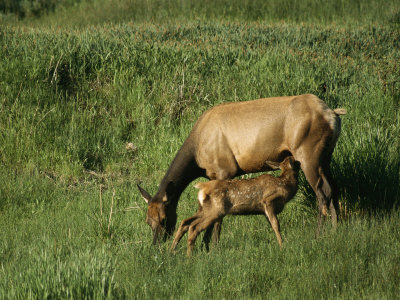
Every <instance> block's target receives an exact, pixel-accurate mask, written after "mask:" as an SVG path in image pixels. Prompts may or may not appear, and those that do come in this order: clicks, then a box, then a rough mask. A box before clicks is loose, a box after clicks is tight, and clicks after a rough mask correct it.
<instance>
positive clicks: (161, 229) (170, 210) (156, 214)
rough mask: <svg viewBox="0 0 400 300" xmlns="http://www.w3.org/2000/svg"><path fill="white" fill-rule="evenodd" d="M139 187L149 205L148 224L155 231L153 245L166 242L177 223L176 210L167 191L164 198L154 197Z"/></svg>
mask: <svg viewBox="0 0 400 300" xmlns="http://www.w3.org/2000/svg"><path fill="white" fill-rule="evenodd" d="M137 187H138V189H139V191H140V194H141V195H142V197H143V199H144V201H146V203H147V214H146V223H147V224H149V226H150V227H151V229H152V231H153V245H155V244H157V243H159V242H161V241H162V240H164V241H165V240H166V239H167V237H168V236H170V235H171V234H172V232H173V231H174V229H175V223H176V209H174V208H175V207H174V205H171V203H170V201H169V199H168V198H169V197H168V196H167V194H168V193H167V191H166V192H164V194H163V196H162V197H157V196H155V197H152V196H150V194H149V193H148V192H146V191H145V190H144V189H143V188H142V187H140V186H139V185H137ZM175 206H176V205H175Z"/></svg>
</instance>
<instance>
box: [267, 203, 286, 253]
mask: <svg viewBox="0 0 400 300" xmlns="http://www.w3.org/2000/svg"><path fill="white" fill-rule="evenodd" d="M264 210H265V215H266V216H267V218H268V220H269V222H270V224H271V226H272V229H273V230H274V232H275V235H276V238H277V240H278V244H279V246H280V247H281V248H282V236H281V232H280V226H279V221H278V218H277V217H276V214H275V210H274V206H273V204H271V203H266V204H264Z"/></svg>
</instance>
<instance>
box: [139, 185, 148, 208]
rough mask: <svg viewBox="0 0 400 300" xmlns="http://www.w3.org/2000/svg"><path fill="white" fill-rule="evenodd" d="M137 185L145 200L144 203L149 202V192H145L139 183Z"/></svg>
mask: <svg viewBox="0 0 400 300" xmlns="http://www.w3.org/2000/svg"><path fill="white" fill-rule="evenodd" d="M137 187H138V189H139V192H140V194H142V197H143V199H144V201H146V203H147V204H149V202H150V200H151V196H150V194H149V193H148V192H146V191H145V190H144V189H142V188H141V187H140V185H139V184H138V185H137Z"/></svg>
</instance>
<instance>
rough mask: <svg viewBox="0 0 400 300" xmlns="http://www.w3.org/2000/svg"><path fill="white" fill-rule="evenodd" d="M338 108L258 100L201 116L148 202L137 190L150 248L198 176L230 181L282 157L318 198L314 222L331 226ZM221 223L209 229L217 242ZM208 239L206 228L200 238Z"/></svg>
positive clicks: (306, 101)
mask: <svg viewBox="0 0 400 300" xmlns="http://www.w3.org/2000/svg"><path fill="white" fill-rule="evenodd" d="M345 113H346V111H345V110H344V109H335V110H332V109H330V108H329V107H328V106H327V105H326V104H325V103H324V102H323V101H322V100H321V99H319V98H318V97H317V96H315V95H311V94H307V95H300V96H290V97H274V98H263V99H258V100H252V101H245V102H234V103H226V104H221V105H218V106H215V107H213V108H211V109H209V110H208V111H206V112H205V113H204V114H203V115H202V116H201V117H200V118H199V120H198V121H197V122H196V124H195V125H194V127H193V129H192V131H191V132H190V134H189V136H188V137H187V139H186V140H185V142H184V143H183V145H182V147H181V148H180V149H179V151H178V153H177V154H176V156H175V158H174V160H173V161H172V163H171V165H170V166H169V168H168V170H167V172H166V174H165V176H164V178H163V179H162V181H161V183H160V185H159V188H158V191H157V193H156V194H155V196H154V197H151V196H150V194H149V193H148V192H146V191H145V190H144V189H142V188H141V187H140V186H138V188H139V190H140V192H141V194H142V196H143V198H144V199H145V200H146V202H147V204H148V210H147V217H146V221H147V223H148V224H149V225H150V226H151V228H152V230H153V243H156V242H157V241H160V240H161V238H162V237H164V240H165V239H166V238H167V236H170V235H171V234H172V233H173V231H174V229H175V224H176V220H177V214H176V209H177V204H178V200H179V197H180V195H181V194H182V192H183V190H184V189H185V188H186V187H187V186H188V184H189V183H190V182H192V181H193V180H194V179H196V178H198V177H206V178H209V179H220V180H224V179H230V178H233V177H235V176H238V175H241V174H246V173H253V172H260V171H268V170H270V168H269V167H268V166H267V165H266V164H265V162H266V161H275V162H281V161H282V160H283V159H284V158H285V157H287V156H290V155H292V156H294V158H295V159H296V160H297V161H299V162H300V163H301V169H302V170H303V172H304V174H305V176H306V179H307V181H308V182H309V184H310V185H311V187H312V189H313V190H314V192H315V194H316V195H317V198H318V206H319V218H318V219H319V220H318V227H320V226H321V223H322V219H323V217H327V216H328V207H329V209H330V213H331V217H332V223H333V225H334V226H336V224H337V218H338V213H339V205H338V195H337V188H336V185H335V182H334V180H333V178H332V174H331V171H330V167H329V165H330V161H331V157H332V153H333V150H334V147H335V145H336V142H337V139H338V137H339V134H340V123H341V122H340V117H339V115H342V114H345ZM220 228H221V222H216V223H215V224H214V238H215V239H216V240H218V238H219V233H220ZM210 235H211V226H210V227H209V228H208V229H207V231H206V234H205V237H204V239H205V240H206V241H207V240H208V239H209V237H210Z"/></svg>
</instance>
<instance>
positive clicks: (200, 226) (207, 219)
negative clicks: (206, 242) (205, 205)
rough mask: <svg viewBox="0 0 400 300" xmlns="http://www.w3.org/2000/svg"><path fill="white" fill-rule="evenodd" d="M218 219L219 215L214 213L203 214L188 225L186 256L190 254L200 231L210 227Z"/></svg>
mask: <svg viewBox="0 0 400 300" xmlns="http://www.w3.org/2000/svg"><path fill="white" fill-rule="evenodd" d="M218 219H219V217H218V216H215V215H210V216H204V215H203V216H202V217H201V218H198V219H197V220H195V221H193V222H192V224H191V225H190V226H189V233H188V248H187V255H188V256H190V255H191V253H192V249H193V245H194V243H195V241H196V238H197V236H198V235H199V234H200V232H202V231H203V230H205V229H207V228H208V227H210V226H211V225H212V224H214V223H215V222H216V221H217V220H218Z"/></svg>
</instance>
